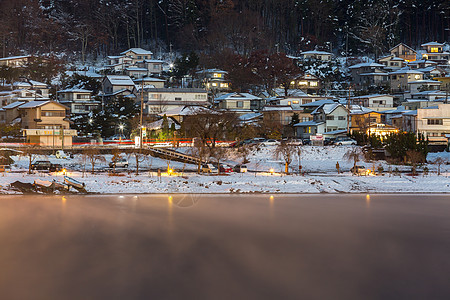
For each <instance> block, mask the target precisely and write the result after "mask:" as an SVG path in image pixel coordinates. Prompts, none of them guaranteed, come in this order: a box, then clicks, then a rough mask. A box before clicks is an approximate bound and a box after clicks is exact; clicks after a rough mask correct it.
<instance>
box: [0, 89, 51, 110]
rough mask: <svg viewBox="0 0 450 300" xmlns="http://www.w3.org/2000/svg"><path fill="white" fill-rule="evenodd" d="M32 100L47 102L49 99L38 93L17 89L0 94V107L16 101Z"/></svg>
mask: <svg viewBox="0 0 450 300" xmlns="http://www.w3.org/2000/svg"><path fill="white" fill-rule="evenodd" d="M33 100H49V98H48V97H44V96H43V95H41V94H39V92H38V91H35V90H30V89H17V90H13V91H1V92H0V107H3V106H6V105H8V104H11V103H14V102H17V101H21V102H29V101H33Z"/></svg>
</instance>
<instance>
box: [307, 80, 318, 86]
mask: <svg viewBox="0 0 450 300" xmlns="http://www.w3.org/2000/svg"><path fill="white" fill-rule="evenodd" d="M309 85H310V86H318V85H319V83H318V82H317V81H311V82H310V83H309Z"/></svg>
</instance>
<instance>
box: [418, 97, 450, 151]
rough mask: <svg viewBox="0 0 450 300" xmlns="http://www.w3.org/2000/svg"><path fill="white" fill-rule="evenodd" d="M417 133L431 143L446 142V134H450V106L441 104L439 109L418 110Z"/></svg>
mask: <svg viewBox="0 0 450 300" xmlns="http://www.w3.org/2000/svg"><path fill="white" fill-rule="evenodd" d="M417 132H419V133H423V134H424V136H425V137H426V138H428V139H429V141H430V142H445V141H446V138H445V134H450V104H439V105H438V109H418V110H417Z"/></svg>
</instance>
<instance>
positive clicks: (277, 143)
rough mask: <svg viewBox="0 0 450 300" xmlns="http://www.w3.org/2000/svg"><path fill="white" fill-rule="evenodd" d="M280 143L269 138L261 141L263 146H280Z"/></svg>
mask: <svg viewBox="0 0 450 300" xmlns="http://www.w3.org/2000/svg"><path fill="white" fill-rule="evenodd" d="M279 144H280V142H279V141H277V140H274V139H268V140H265V141H264V142H262V143H261V145H263V146H278V145H279Z"/></svg>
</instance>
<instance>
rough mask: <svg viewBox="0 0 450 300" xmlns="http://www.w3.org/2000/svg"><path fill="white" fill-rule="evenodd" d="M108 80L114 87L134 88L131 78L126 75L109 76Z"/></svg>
mask: <svg viewBox="0 0 450 300" xmlns="http://www.w3.org/2000/svg"><path fill="white" fill-rule="evenodd" d="M106 78H107V79H108V80H109V82H111V84H112V85H132V86H134V82H133V80H131V78H130V76H124V75H107V76H106Z"/></svg>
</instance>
